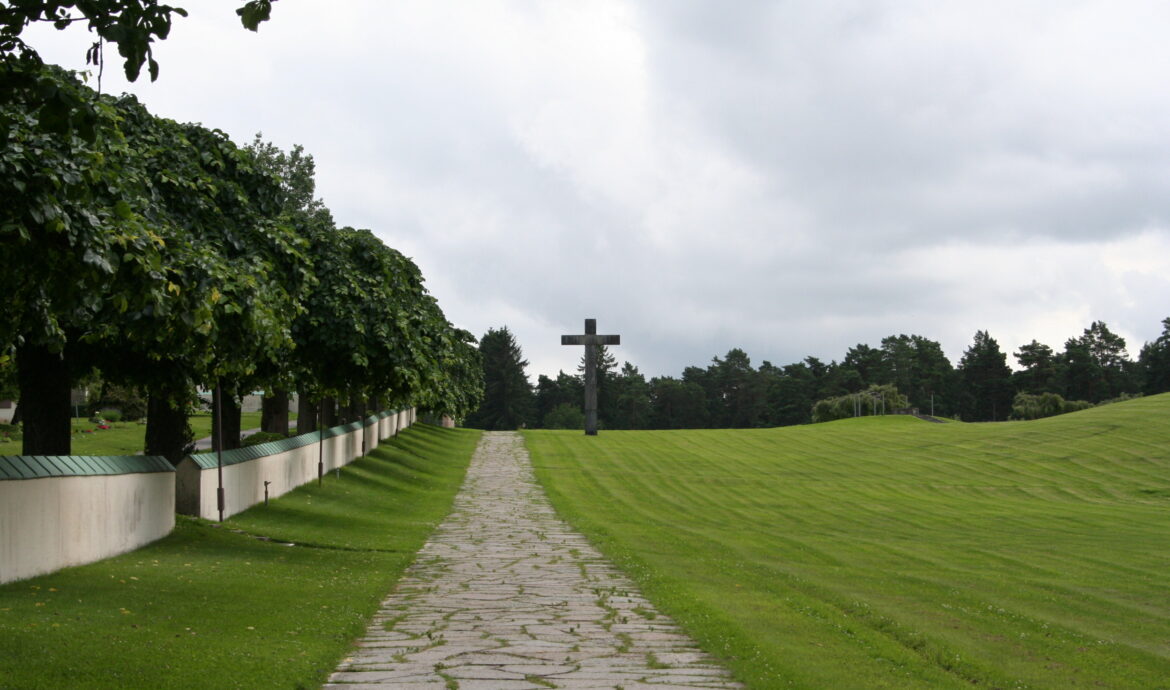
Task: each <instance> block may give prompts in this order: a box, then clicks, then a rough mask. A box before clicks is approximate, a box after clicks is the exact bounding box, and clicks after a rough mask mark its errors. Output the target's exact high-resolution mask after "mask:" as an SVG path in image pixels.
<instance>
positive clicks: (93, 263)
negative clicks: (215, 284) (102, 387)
mask: <svg viewBox="0 0 1170 690" xmlns="http://www.w3.org/2000/svg"><path fill="white" fill-rule="evenodd" d="M38 78H39V79H40V81H41V83H42V84H43V85H44V86H45V88H46V89H49V90H51V91H52V92H55V93H57V94H60V95H63V96H62V98H63V100H64V101H66V102H71V103H84V104H85V106H84V109H85V116H86V117H88V118H89V125H90V132H89V134H90V136H89V137H88V138H86V137H83V136H80V135H79V134H78V133H77V132H76V131H75V130H74V128H72V127H71V126H69V124H68V123H69V122H71V121H72V118H73V116H74V115H78V112H79V111H78V109H77V108H72V109H67V110H66V114H65V116H64V119H65V124H64V125H62V123H61V122H58V121H53V118H56V117H59V113H58V114H53V113H50V112H48V111H47V110H46V109H45V108H43V107H41V106H40V105H39V100H43V98H44V96H43V94H42V93H33V92H31V91H15V92H12V93H10V94H8V95H9V98H8V100H6V101H4V102H0V200H2V201H3V203H0V264H2V266H3V269H4V270H3V271H2V272H0V294H3V295H4V300H5V302H4V303H5V311H4V313H5V318H3V319H0V354H2V355H5V356H12V355H13V354H15V358H16V364H17V367H18V379H19V381H20V386H21V398H22V410H23V413H24V416H25V420H26V428H25V433H24V452H25V453H26V454H30V455H31V454H38V455H67V454H68V453H69V439H70V431H69V416H70V411H69V386H70V383H71V381H72V380H73V379H74V378H76V377H79V376H81V375H82V374H84V371H83V369H85V365H84V364H83V363H82V362H81V361H79V360H78V359H77V355H78V354H79V353H78V352H77V349H78V346H79V344H80V343H81V341H82V339H90V340H92V339H94V338H100V337H101V336H102V333H103V330H104V331H106V332H108V331H110V330H117V329H118V328H124V327H125V326H126V325H127V324H126V319H127V317H130V316H132V315H135V314H141V313H144V312H150V313H154V312H155V311H158V310H163V311H165V310H166V309H167V304H168V302H169V301H170V294H169V293H168V291H167V285H168V282H169V281H168V280H167V279H166V276H165V275H164V267H165V263H164V261H163V248H164V245H163V242H162V238H161V237H160V236H159V234H158V232H157V230H156V229H155V228H153V227H151V225H150V224H149V223H148V221H147V219H146V218H145V217H144V215H143V214H142V213H141V212H140V211H141V210H142V209H140V208H139V209H136V208H135V207H136V206H138V205H139V204H137V202H135V200H136V199H144V198H146V195H145V192H144V188H145V186H146V185H147V184H148V176H147V174H146V171H145V165H144V161H143V158H142V156H141V152H140V151H139V150H138V149H137V148H136V146H135V145H134V144H133V143H132V142H130V141H128V140H127V137H126V136H125V135H124V134H123V132H122V129H121V127H120V118H121V112H120V108H119V107H118V104H117V103H115V102H114V101H113V99H109V98H102V99H98V98H97V97H96V95H95V94H93V92H92V91H90V90H89V89H87V88H86V87H84V86H82V85H81V84H80V83H79V82H77V80H76V79H74V78H73V77H71V76H70V75H68V74H66V73H65V72H64V71H62V70H58V69H49V68H46V69H44V70H42V71H41V73H40V74H39V76H38ZM78 117H80V115H78ZM115 324H116V325H115ZM67 350H68V351H67Z"/></svg>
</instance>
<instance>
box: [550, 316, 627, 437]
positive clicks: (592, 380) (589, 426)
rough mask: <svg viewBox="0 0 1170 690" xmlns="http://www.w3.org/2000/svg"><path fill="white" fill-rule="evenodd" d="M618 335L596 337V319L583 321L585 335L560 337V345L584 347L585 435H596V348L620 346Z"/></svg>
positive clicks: (620, 340)
mask: <svg viewBox="0 0 1170 690" xmlns="http://www.w3.org/2000/svg"><path fill="white" fill-rule="evenodd" d="M621 344H622V337H621V336H620V335H597V319H585V335H562V336H561V345H584V346H585V434H586V435H587V436H596V435H597V346H598V345H621Z"/></svg>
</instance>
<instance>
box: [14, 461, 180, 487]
mask: <svg viewBox="0 0 1170 690" xmlns="http://www.w3.org/2000/svg"><path fill="white" fill-rule="evenodd" d="M174 471H175V468H174V467H172V466H171V463H169V462H167V459H166V458H164V457H161V456H157V455H106V456H101V457H98V456H89V455H0V481H3V480H6V479H42V478H44V477H92V476H98V475H111V474H140V473H146V472H174Z"/></svg>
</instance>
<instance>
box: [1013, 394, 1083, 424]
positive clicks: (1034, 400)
mask: <svg viewBox="0 0 1170 690" xmlns="http://www.w3.org/2000/svg"><path fill="white" fill-rule="evenodd" d="M1090 407H1093V403H1091V402H1086V401H1084V400H1065V399H1064V398H1062V397H1061V396H1060V395H1058V394H1056V393H1039V394H1035V395H1033V394H1031V393H1016V397H1015V398H1014V399H1013V400H1012V419H1041V418H1043V417H1054V416H1056V415H1058V414H1065V413H1067V412H1076V411H1077V410H1086V409H1088V408H1090Z"/></svg>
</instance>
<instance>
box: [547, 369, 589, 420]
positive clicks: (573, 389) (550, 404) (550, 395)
mask: <svg viewBox="0 0 1170 690" xmlns="http://www.w3.org/2000/svg"><path fill="white" fill-rule="evenodd" d="M584 399H585V384H584V383H583V382H582V381H581V379H580V378H579V377H576V376H570V375H569V374H566V373H565V372H564V371H558V372H557V377H556V378H555V379H550V378H549V377H547V376H545V375H544V374H541V375H540V376H539V377H538V378H537V380H536V400H535V404H536V418H537V419H538V420H540V422H541V424H542V425H543V424H544V420H545V418H546V417H547V416H548V415H549V413H551V412H552V411H553V410H554V409H556V408H558V407H560V406H561V405H571V406H574V407H576V408H577V410H578V411H580V412H581V414H582V415H584V414H585V413H584V411H582V404H583V401H584ZM582 419H584V417H582ZM581 428H582V429H584V428H585V427H584V422H582V426H581Z"/></svg>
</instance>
